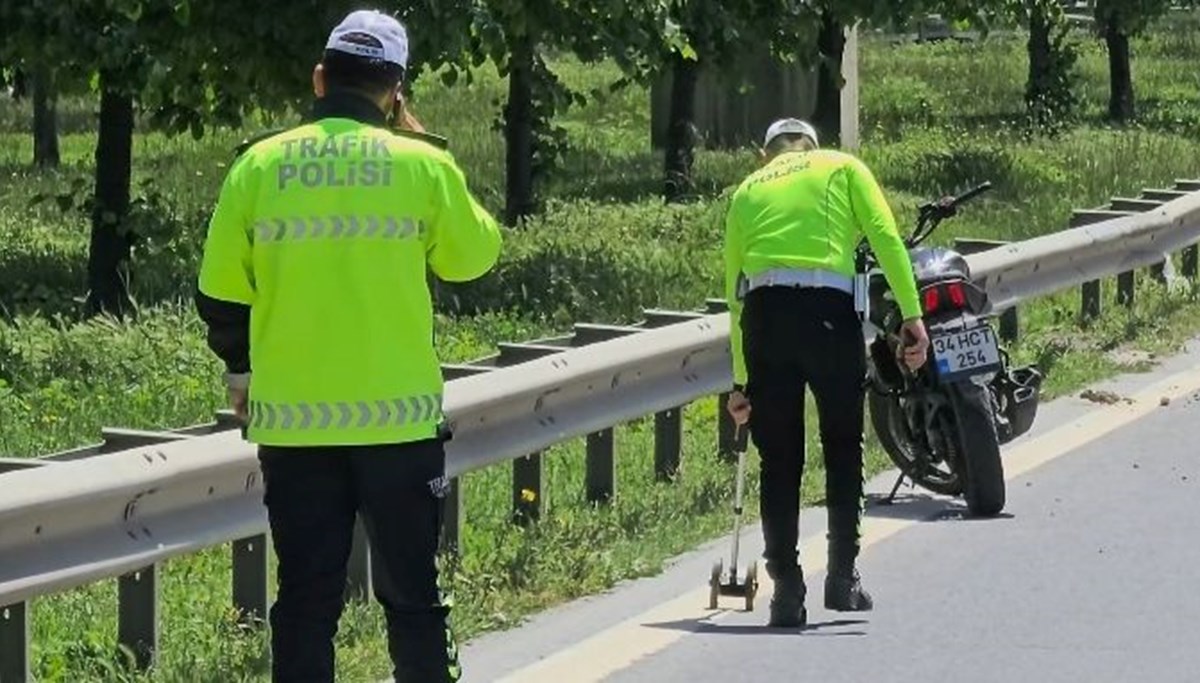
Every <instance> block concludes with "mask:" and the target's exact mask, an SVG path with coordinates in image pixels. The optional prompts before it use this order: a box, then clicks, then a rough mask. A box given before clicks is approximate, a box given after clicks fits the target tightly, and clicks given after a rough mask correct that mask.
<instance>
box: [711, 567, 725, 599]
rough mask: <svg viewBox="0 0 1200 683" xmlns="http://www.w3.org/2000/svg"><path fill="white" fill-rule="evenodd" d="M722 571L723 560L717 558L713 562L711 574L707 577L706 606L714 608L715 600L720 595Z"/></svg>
mask: <svg viewBox="0 0 1200 683" xmlns="http://www.w3.org/2000/svg"><path fill="white" fill-rule="evenodd" d="M723 573H724V560H717V561H716V562H714V563H713V566H712V574H711V575H710V576H709V579H708V586H709V590H708V608H709V609H716V608H717V601H718V599H719V598H720V597H721V574H723Z"/></svg>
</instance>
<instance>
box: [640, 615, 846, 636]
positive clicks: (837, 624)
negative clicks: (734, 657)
mask: <svg viewBox="0 0 1200 683" xmlns="http://www.w3.org/2000/svg"><path fill="white" fill-rule="evenodd" d="M866 623H868V622H867V621H865V620H863V619H835V620H833V621H819V622H812V623H809V624H808V625H807V626H805V627H804V628H803V629H794V628H771V627H769V626H766V625H765V624H714V623H713V622H711V621H704V620H699V619H678V620H676V621H664V622H659V623H655V624H646V626H649V627H650V628H660V629H666V630H670V631H684V632H687V633H699V634H705V633H715V634H717V635H727V636H765V635H789V636H823V637H842V636H858V637H861V636H865V635H867V633H866V631H862V630H853V631H840V630H837V631H831V630H829V629H840V628H845V627H848V626H860V625H862V624H866Z"/></svg>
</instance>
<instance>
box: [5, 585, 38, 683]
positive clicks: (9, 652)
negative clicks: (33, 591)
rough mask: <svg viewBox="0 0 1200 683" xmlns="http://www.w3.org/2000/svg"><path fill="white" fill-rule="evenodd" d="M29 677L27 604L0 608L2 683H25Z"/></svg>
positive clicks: (20, 603)
mask: <svg viewBox="0 0 1200 683" xmlns="http://www.w3.org/2000/svg"><path fill="white" fill-rule="evenodd" d="M31 680H33V679H32V678H31V677H30V675H29V615H28V613H27V612H26V609H25V603H23V602H18V603H17V604H15V605H7V606H5V607H0V683H25V682H26V681H31Z"/></svg>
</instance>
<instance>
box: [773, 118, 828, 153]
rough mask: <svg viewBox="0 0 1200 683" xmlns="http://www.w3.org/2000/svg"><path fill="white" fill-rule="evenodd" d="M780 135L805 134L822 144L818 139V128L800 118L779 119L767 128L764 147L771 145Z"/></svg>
mask: <svg viewBox="0 0 1200 683" xmlns="http://www.w3.org/2000/svg"><path fill="white" fill-rule="evenodd" d="M780 135H805V136H808V137H809V138H810V139H812V141H813V144H814V145H820V142H819V141H818V139H817V129H816V128H813V127H812V126H811V125H810V124H808V123H807V122H805V121H801V120H800V119H779V120H778V121H776V122H775V123H772V124H771V127H770V128H767V135H766V137H765V138H764V139H763V148H764V149H765V148H767V147H769V146H770V145H771V141H772V140H774V139H775V138H777V137H779V136H780Z"/></svg>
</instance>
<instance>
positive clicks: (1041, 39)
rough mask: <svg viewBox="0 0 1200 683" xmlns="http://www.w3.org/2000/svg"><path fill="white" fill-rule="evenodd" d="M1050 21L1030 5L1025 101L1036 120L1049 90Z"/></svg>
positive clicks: (1037, 8) (1036, 6) (1034, 5)
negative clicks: (1027, 75)
mask: <svg viewBox="0 0 1200 683" xmlns="http://www.w3.org/2000/svg"><path fill="white" fill-rule="evenodd" d="M1051 68H1052V67H1051V55H1050V21H1049V20H1048V19H1047V17H1046V13H1045V11H1043V10H1042V9H1041V8H1040V7H1038V5H1037V3H1032V6H1031V7H1030V10H1029V80H1028V81H1027V83H1026V86H1025V100H1026V102H1027V104H1028V105H1029V107H1030V109H1031V110H1032V112H1033V113H1034V116H1035V118H1038V109H1039V103H1041V102H1042V101H1043V100H1044V99H1045V97H1046V95H1047V94H1048V89H1049V80H1050V70H1051Z"/></svg>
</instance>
